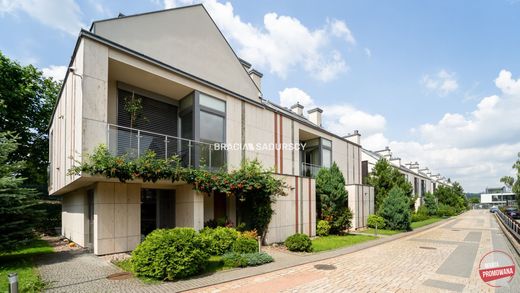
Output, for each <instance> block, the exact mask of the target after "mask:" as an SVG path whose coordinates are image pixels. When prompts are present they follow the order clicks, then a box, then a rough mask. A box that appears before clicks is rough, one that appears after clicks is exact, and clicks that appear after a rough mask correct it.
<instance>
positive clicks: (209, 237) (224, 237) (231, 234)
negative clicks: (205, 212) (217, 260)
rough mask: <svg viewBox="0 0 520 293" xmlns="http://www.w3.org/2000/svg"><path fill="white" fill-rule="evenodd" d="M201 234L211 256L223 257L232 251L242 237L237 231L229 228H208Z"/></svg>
mask: <svg viewBox="0 0 520 293" xmlns="http://www.w3.org/2000/svg"><path fill="white" fill-rule="evenodd" d="M200 233H201V235H202V237H203V239H204V240H205V242H206V247H207V250H208V252H209V253H210V254H211V255H223V254H224V253H226V252H229V251H231V249H232V248H233V244H234V243H235V241H236V240H237V238H238V236H239V235H240V233H239V232H238V231H237V230H235V229H233V228H227V227H217V228H215V229H211V228H208V227H206V228H204V229H202V230H201V231H200Z"/></svg>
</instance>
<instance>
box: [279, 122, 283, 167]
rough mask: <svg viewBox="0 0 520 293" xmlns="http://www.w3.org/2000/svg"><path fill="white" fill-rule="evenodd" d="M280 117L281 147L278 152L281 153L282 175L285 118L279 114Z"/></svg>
mask: <svg viewBox="0 0 520 293" xmlns="http://www.w3.org/2000/svg"><path fill="white" fill-rule="evenodd" d="M279 116H280V147H279V149H278V151H279V152H280V174H283V149H282V146H283V116H282V115H281V114H279Z"/></svg>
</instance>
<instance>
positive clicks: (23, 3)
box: [0, 0, 84, 35]
mask: <svg viewBox="0 0 520 293" xmlns="http://www.w3.org/2000/svg"><path fill="white" fill-rule="evenodd" d="M19 11H22V12H25V13H26V14H28V15H29V16H30V17H32V18H34V19H36V20H37V21H39V22H40V23H42V24H44V25H46V26H49V27H52V28H54V29H58V30H61V31H63V32H66V33H68V34H71V35H77V34H78V33H79V31H80V29H81V27H84V25H83V23H82V22H81V20H80V18H81V10H80V8H79V6H78V4H77V3H76V2H75V1H74V0H52V1H45V0H0V14H2V15H3V14H5V13H8V14H17V13H18V12H19Z"/></svg>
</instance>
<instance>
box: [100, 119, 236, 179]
mask: <svg viewBox="0 0 520 293" xmlns="http://www.w3.org/2000/svg"><path fill="white" fill-rule="evenodd" d="M107 145H108V150H109V151H110V153H111V154H112V155H115V156H116V155H127V156H128V157H130V158H138V157H140V156H142V155H144V154H145V153H146V152H147V151H148V150H151V151H154V152H155V154H156V155H157V158H164V159H166V158H169V157H172V156H178V157H179V159H180V161H181V163H182V166H184V167H193V168H198V167H204V168H207V169H209V170H218V169H221V168H222V167H224V166H225V164H226V152H225V150H222V149H218V150H217V149H215V147H214V145H213V144H211V143H205V142H201V141H194V140H191V139H185V138H180V137H175V136H170V135H165V134H160V133H155V132H151V131H145V130H140V129H135V128H130V127H125V126H120V125H114V124H107Z"/></svg>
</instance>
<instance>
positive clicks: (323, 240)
mask: <svg viewBox="0 0 520 293" xmlns="http://www.w3.org/2000/svg"><path fill="white" fill-rule="evenodd" d="M374 239H377V237H374V236H368V235H354V234H347V235H342V236H338V235H329V236H325V237H319V238H316V239H314V240H312V251H314V252H319V251H325V250H331V249H336V248H342V247H347V246H352V245H354V244H358V243H362V242H365V241H370V240H374Z"/></svg>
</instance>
